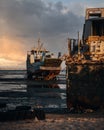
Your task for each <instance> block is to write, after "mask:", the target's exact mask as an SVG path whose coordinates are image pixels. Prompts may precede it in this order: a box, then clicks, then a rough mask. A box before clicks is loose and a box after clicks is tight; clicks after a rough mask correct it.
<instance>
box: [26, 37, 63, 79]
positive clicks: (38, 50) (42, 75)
mask: <svg viewBox="0 0 104 130" xmlns="http://www.w3.org/2000/svg"><path fill="white" fill-rule="evenodd" d="M26 63H27V78H28V79H38V80H53V79H56V76H57V75H58V74H59V73H60V70H61V63H62V59H61V53H60V52H59V53H58V57H55V56H54V54H53V53H50V51H48V50H46V48H44V47H43V44H42V43H41V41H40V38H39V39H38V44H37V46H36V47H34V48H33V49H32V50H31V51H28V52H27V61H26Z"/></svg>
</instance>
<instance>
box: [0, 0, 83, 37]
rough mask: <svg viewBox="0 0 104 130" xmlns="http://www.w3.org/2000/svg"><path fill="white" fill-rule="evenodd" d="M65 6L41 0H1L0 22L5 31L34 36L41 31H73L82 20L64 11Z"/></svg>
mask: <svg viewBox="0 0 104 130" xmlns="http://www.w3.org/2000/svg"><path fill="white" fill-rule="evenodd" d="M64 9H65V6H64V5H63V4H62V3H61V2H58V3H56V4H47V5H46V4H45V3H44V2H43V1H41V0H35V1H34V0H21V1H20V0H17V1H16V0H1V1H0V21H1V22H0V24H2V25H5V26H3V27H1V28H2V30H3V29H4V30H3V31H4V33H8V34H9V33H12V34H15V35H18V36H19V35H22V36H32V35H34V34H35V33H38V32H41V33H45V35H54V34H60V33H67V32H71V33H73V32H74V31H75V29H77V30H79V29H80V27H81V22H80V21H81V20H82V19H80V18H79V17H77V16H76V15H74V14H73V13H72V12H71V11H68V12H66V13H62V10H64Z"/></svg>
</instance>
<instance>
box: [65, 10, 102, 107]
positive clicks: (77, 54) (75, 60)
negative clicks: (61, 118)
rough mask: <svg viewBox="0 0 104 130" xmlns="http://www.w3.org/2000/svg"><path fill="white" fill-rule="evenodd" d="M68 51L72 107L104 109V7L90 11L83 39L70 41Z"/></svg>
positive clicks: (69, 87) (69, 97) (69, 102)
mask: <svg viewBox="0 0 104 130" xmlns="http://www.w3.org/2000/svg"><path fill="white" fill-rule="evenodd" d="M68 50H69V54H68V56H67V57H66V67H67V99H68V100H67V105H68V107H69V108H70V107H71V106H72V105H74V106H75V107H76V106H77V107H78V106H82V107H87V108H88V107H92V108H98V107H104V8H88V9H86V16H85V24H84V28H83V36H82V40H80V39H79V34H78V39H70V38H69V39H68Z"/></svg>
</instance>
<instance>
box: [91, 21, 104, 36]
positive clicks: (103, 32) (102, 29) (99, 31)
mask: <svg viewBox="0 0 104 130" xmlns="http://www.w3.org/2000/svg"><path fill="white" fill-rule="evenodd" d="M92 28H93V29H92V30H93V32H92V33H93V36H104V20H99V21H98V20H96V21H93V22H92Z"/></svg>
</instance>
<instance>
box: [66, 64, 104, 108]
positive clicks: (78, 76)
mask: <svg viewBox="0 0 104 130" xmlns="http://www.w3.org/2000/svg"><path fill="white" fill-rule="evenodd" d="M67 106H68V108H70V107H72V106H74V107H78V106H79V107H84V108H101V107H104V63H98V62H94V63H92V62H89V63H84V64H82V63H76V64H68V65H67Z"/></svg>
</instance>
